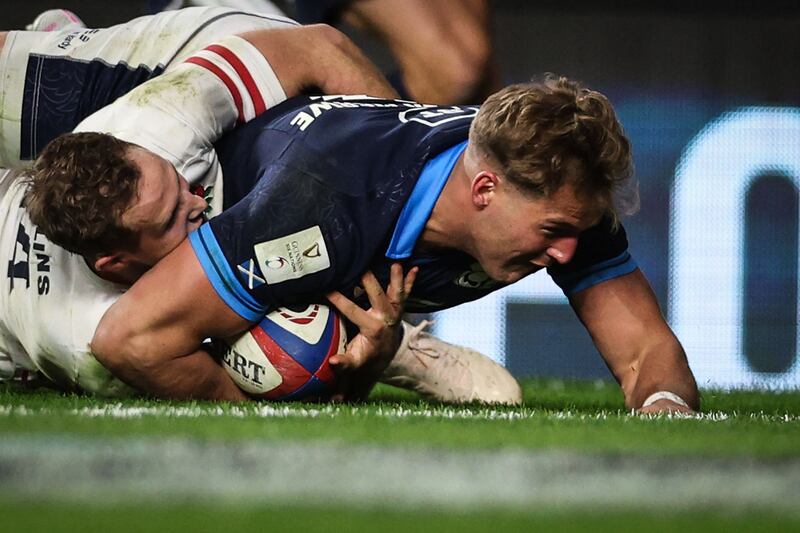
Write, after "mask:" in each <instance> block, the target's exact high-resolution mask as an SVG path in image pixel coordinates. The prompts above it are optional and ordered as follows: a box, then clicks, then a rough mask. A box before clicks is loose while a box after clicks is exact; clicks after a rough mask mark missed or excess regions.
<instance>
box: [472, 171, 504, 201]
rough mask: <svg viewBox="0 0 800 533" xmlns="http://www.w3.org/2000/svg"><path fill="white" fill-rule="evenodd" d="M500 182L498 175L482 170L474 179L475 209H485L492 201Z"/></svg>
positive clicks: (473, 195)
mask: <svg viewBox="0 0 800 533" xmlns="http://www.w3.org/2000/svg"><path fill="white" fill-rule="evenodd" d="M499 181H500V180H499V179H498V177H497V174H495V173H494V172H492V171H490V170H481V171H480V172H478V173H477V174H476V175H475V177H474V178H472V190H471V193H472V203H473V205H475V207H477V208H479V209H483V208H484V207H486V206H488V205H489V203H490V202H491V201H492V197H493V196H494V193H495V191H496V190H497V184H498V182H499Z"/></svg>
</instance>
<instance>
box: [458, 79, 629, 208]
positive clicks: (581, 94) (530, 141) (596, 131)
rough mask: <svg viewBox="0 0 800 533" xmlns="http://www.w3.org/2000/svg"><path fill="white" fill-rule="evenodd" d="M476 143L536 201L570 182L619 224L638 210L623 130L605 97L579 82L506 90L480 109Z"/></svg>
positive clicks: (557, 81)
mask: <svg viewBox="0 0 800 533" xmlns="http://www.w3.org/2000/svg"><path fill="white" fill-rule="evenodd" d="M469 141H470V145H472V146H473V147H474V148H475V149H477V150H478V151H481V152H483V153H485V154H486V155H488V156H490V157H491V158H492V159H493V160H494V162H496V164H497V165H498V167H499V168H498V169H497V170H498V171H499V172H500V173H501V175H503V176H505V177H506V179H508V180H509V181H510V182H511V183H513V184H514V185H516V186H517V187H518V188H520V189H522V190H524V191H527V192H529V193H531V194H533V195H535V196H538V197H541V196H549V195H550V194H552V193H553V192H555V191H556V190H557V189H558V188H559V187H561V186H562V185H564V184H565V183H568V182H569V183H571V184H572V185H574V186H575V188H576V191H577V193H578V194H580V195H582V196H583V197H584V198H586V199H587V200H589V201H591V202H593V203H594V204H595V205H598V206H599V207H602V208H604V209H605V210H606V213H607V214H608V215H609V216H610V217H611V218H612V220H613V221H614V223H615V224H616V222H617V220H618V216H619V214H630V213H632V212H634V211H635V210H636V208H637V207H638V194H637V193H636V192H635V183H633V182H632V180H631V179H630V178H631V176H632V173H633V165H632V161H631V148H630V142H629V141H628V139H627V137H626V136H625V132H624V131H623V129H622V125H621V124H620V123H619V120H618V119H617V116H616V114H615V113H614V109H613V108H612V106H611V103H610V102H609V101H608V99H607V98H606V97H605V96H603V95H602V94H600V93H599V92H597V91H592V90H589V89H587V88H585V87H583V86H582V85H581V84H580V83H578V82H575V81H571V80H568V79H567V78H564V77H554V76H552V75H549V76H547V77H546V78H545V79H544V80H543V81H541V82H530V83H521V84H517V85H511V86H509V87H506V88H504V89H502V90H501V91H499V92H497V93H495V94H493V95H492V96H490V97H489V98H488V99H487V100H486V102H484V104H483V105H482V106H481V108H480V111H479V112H478V115H477V116H476V117H475V120H474V121H473V123H472V127H471V128H470V133H469ZM576 165H577V169H578V172H575V169H576ZM631 187H632V188H633V189H634V191H633V192H631Z"/></svg>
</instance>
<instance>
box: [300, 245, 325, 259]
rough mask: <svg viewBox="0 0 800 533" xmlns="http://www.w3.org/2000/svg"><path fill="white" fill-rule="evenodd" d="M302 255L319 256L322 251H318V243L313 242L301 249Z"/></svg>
mask: <svg viewBox="0 0 800 533" xmlns="http://www.w3.org/2000/svg"><path fill="white" fill-rule="evenodd" d="M303 255H304V256H306V257H319V256H321V255H322V252H320V251H319V243H318V242H315V243H314V244H312V245H311V246H309V247H308V248H306V249H305V250H303Z"/></svg>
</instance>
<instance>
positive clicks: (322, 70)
mask: <svg viewBox="0 0 800 533" xmlns="http://www.w3.org/2000/svg"><path fill="white" fill-rule="evenodd" d="M240 37H242V38H243V39H245V40H247V41H249V42H250V44H252V45H253V46H255V47H256V48H257V49H258V50H259V51H260V52H261V53H262V54H263V55H264V57H265V58H266V59H267V61H268V62H269V64H270V65H271V66H272V69H273V70H274V71H275V75H276V76H277V78H278V80H279V81H280V83H281V86H282V87H283V90H284V92H285V93H286V95H287V96H289V97H291V96H295V95H298V94H301V93H302V92H303V91H304V90H306V89H308V88H311V87H316V88H318V89H319V90H321V91H322V92H323V93H324V94H367V95H370V96H378V97H381V98H396V97H397V93H396V92H395V90H394V89H393V88H392V86H391V85H389V82H388V81H386V78H384V77H383V75H382V74H381V73H380V72H379V71H378V69H377V68H376V67H375V65H373V64H372V62H371V61H370V60H369V59H367V57H366V56H365V55H364V53H363V52H362V51H361V50H360V49H359V48H358V47H357V46H356V45H355V44H353V42H352V41H351V40H350V39H349V38H348V37H347V36H346V35H344V34H343V33H342V32H340V31H339V30H337V29H335V28H332V27H331V26H328V25H327V24H314V25H311V26H301V27H294V28H282V29H270V30H261V31H252V32H247V33H243V34H241V35H240Z"/></svg>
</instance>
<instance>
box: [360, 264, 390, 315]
mask: <svg viewBox="0 0 800 533" xmlns="http://www.w3.org/2000/svg"><path fill="white" fill-rule="evenodd" d="M361 284H362V285H363V286H364V291H366V293H367V297H368V298H369V303H370V305H371V306H372V308H373V309H375V310H376V311H378V312H379V313H381V315H382V316H387V315H391V311H392V306H391V304H390V303H389V301H388V299H387V297H386V293H385V292H384V290H383V287H381V284H380V282H379V281H378V278H376V277H375V274H373V273H372V272H371V271H369V270H368V271H367V272H365V273H364V275H363V276H361Z"/></svg>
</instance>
